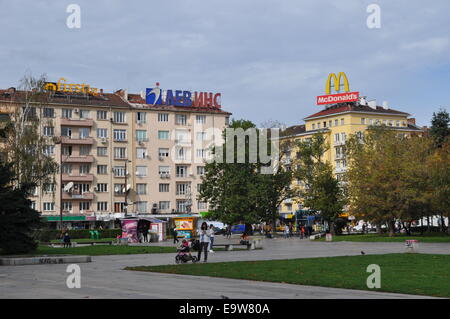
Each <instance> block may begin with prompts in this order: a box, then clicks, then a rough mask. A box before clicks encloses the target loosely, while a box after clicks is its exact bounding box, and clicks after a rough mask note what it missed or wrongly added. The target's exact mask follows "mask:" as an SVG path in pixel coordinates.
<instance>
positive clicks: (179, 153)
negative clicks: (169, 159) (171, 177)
mask: <svg viewBox="0 0 450 319" xmlns="http://www.w3.org/2000/svg"><path fill="white" fill-rule="evenodd" d="M175 155H176V156H175V159H177V160H185V159H186V151H185V149H184V148H183V147H178V148H176V149H175Z"/></svg>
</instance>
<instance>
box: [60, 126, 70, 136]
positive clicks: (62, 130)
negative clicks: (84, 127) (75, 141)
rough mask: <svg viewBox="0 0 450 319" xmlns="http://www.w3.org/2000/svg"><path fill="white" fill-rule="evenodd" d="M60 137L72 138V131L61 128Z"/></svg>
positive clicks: (68, 128) (67, 128)
mask: <svg viewBox="0 0 450 319" xmlns="http://www.w3.org/2000/svg"><path fill="white" fill-rule="evenodd" d="M61 136H68V137H71V136H72V129H71V128H70V127H62V128H61Z"/></svg>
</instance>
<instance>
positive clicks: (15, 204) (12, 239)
mask: <svg viewBox="0 0 450 319" xmlns="http://www.w3.org/2000/svg"><path fill="white" fill-rule="evenodd" d="M14 184H15V175H14V171H13V170H12V164H5V163H4V162H1V161H0V203H1V205H0V250H1V253H2V254H17V253H28V252H31V251H33V250H35V249H36V247H37V243H36V241H35V240H34V239H33V232H34V231H35V230H36V229H37V228H39V227H40V226H41V221H40V216H39V212H37V211H36V210H34V209H32V208H31V201H30V200H29V199H28V198H27V197H28V196H29V195H30V192H31V190H32V188H33V187H34V186H35V185H34V184H27V183H21V185H20V187H19V188H14V187H13V186H12V185H14Z"/></svg>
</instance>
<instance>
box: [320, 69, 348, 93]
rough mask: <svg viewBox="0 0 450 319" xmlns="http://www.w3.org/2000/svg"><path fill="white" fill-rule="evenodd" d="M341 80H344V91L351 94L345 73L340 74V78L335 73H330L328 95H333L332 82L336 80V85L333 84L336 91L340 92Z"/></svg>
mask: <svg viewBox="0 0 450 319" xmlns="http://www.w3.org/2000/svg"><path fill="white" fill-rule="evenodd" d="M341 78H342V79H344V91H345V92H350V86H349V85H348V79H347V76H346V75H345V73H344V72H339V73H338V76H336V74H334V73H330V75H328V80H327V84H326V87H325V91H326V94H331V82H332V80H334V84H333V87H334V90H335V91H336V92H339V91H340V88H341Z"/></svg>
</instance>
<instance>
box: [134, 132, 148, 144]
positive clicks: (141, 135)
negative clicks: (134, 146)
mask: <svg viewBox="0 0 450 319" xmlns="http://www.w3.org/2000/svg"><path fill="white" fill-rule="evenodd" d="M136 140H137V141H138V142H146V141H147V140H148V139H147V131H146V130H136Z"/></svg>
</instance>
